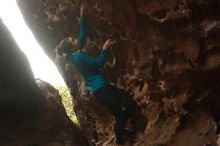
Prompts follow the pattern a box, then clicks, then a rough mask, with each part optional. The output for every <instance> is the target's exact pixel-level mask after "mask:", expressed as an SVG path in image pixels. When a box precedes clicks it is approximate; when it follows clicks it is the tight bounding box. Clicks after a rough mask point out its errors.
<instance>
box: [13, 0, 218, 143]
mask: <svg viewBox="0 0 220 146" xmlns="http://www.w3.org/2000/svg"><path fill="white" fill-rule="evenodd" d="M17 2H18V4H19V6H20V8H21V10H22V12H23V15H24V17H25V19H26V21H27V23H28V24H29V26H30V28H31V29H32V30H33V32H34V34H35V35H36V38H37V39H38V41H39V42H40V44H41V45H42V46H43V47H44V48H45V50H46V52H47V53H48V55H49V56H50V57H51V58H55V57H54V56H55V54H54V48H55V46H56V45H57V44H58V43H59V41H61V40H62V39H63V38H64V37H67V36H70V35H71V36H76V35H77V34H78V30H79V24H78V20H77V18H78V15H79V7H80V4H81V2H82V1H79V0H62V1H53V0H41V1H36V0H17ZM87 3H88V12H87V14H88V41H87V42H88V43H87V45H86V47H87V48H88V50H89V53H91V54H92V55H94V56H95V55H97V53H98V48H100V47H101V45H102V43H103V41H104V40H105V39H106V38H108V37H111V38H113V39H115V40H116V41H117V44H115V46H113V49H112V51H111V53H110V54H109V58H108V62H107V63H106V66H105V73H106V75H107V76H108V79H109V81H110V82H111V83H112V84H114V85H116V86H118V87H119V88H122V89H124V90H126V91H128V92H130V93H131V94H132V95H133V97H134V99H135V101H136V102H137V104H138V106H139V112H140V113H141V115H139V118H138V119H137V120H136V122H137V123H138V122H139V123H138V124H139V126H140V128H138V130H137V133H136V134H135V135H134V137H133V138H131V140H130V141H129V142H128V143H129V144H130V145H138V146H201V145H217V144H216V142H215V141H216V135H217V134H218V132H219V131H218V130H219V117H220V115H219V114H220V112H219V108H220V104H219V103H220V100H219V96H220V84H219V83H220V77H219V74H220V51H219V47H220V43H219V42H220V41H219V40H220V21H219V20H220V15H219V14H220V2H219V0H209V1H205V0H188V1H186V0H164V1H161V0H136V1H135V0H90V1H87ZM59 66H60V70H61V72H62V74H63V76H64V78H65V80H66V83H67V84H68V86H69V88H70V89H71V93H72V95H73V101H74V102H75V105H76V106H75V109H74V110H75V112H76V115H77V117H78V119H79V122H80V125H81V128H82V130H83V131H84V133H85V134H86V136H87V138H88V139H89V141H90V143H100V144H99V145H112V144H113V143H114V142H113V138H112V137H111V135H113V124H112V123H113V118H112V116H110V114H109V113H108V112H107V111H106V110H105V109H104V108H103V107H102V106H101V105H100V104H99V103H97V101H96V100H95V99H94V98H93V97H92V96H91V94H89V92H88V90H87V89H86V88H85V85H84V83H83V81H82V80H81V79H80V77H79V75H78V74H77V72H76V71H75V70H74V68H73V67H72V66H71V65H69V64H66V63H65V61H60V63H59ZM140 119H142V120H140ZM146 119H148V125H147V126H146V124H147V122H146ZM109 135H110V136H109Z"/></svg>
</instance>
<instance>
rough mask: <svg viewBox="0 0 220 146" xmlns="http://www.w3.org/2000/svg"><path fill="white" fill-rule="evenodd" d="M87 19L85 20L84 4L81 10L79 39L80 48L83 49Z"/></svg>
mask: <svg viewBox="0 0 220 146" xmlns="http://www.w3.org/2000/svg"><path fill="white" fill-rule="evenodd" d="M86 35H87V32H86V19H85V4H84V3H83V4H82V5H81V8H80V32H79V36H78V37H77V40H78V42H79V43H80V46H81V47H82V46H83V44H84V42H85V39H86Z"/></svg>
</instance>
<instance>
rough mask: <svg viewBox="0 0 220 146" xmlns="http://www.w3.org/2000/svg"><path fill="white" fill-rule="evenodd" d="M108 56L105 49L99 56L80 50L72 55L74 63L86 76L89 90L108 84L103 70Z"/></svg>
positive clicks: (83, 75) (92, 90)
mask: <svg viewBox="0 0 220 146" xmlns="http://www.w3.org/2000/svg"><path fill="white" fill-rule="evenodd" d="M106 57H107V52H106V51H105V50H103V49H102V51H101V53H100V55H99V57H98V58H94V57H92V56H89V55H88V54H86V53H84V52H82V51H78V52H76V53H74V54H72V56H71V61H72V63H73V64H74V65H75V68H76V69H77V71H78V72H79V73H80V74H81V76H82V77H83V78H84V80H85V82H86V84H87V85H88V86H89V90H90V91H91V92H93V93H94V92H95V91H97V90H98V89H99V88H101V87H103V86H105V85H107V84H108V81H107V79H106V77H105V76H104V74H103V72H102V69H103V66H104V63H105V60H106Z"/></svg>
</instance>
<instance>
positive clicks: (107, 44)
mask: <svg viewBox="0 0 220 146" xmlns="http://www.w3.org/2000/svg"><path fill="white" fill-rule="evenodd" d="M102 48H103V50H108V49H110V48H111V39H107V40H106V41H105V43H104V45H103V47H102Z"/></svg>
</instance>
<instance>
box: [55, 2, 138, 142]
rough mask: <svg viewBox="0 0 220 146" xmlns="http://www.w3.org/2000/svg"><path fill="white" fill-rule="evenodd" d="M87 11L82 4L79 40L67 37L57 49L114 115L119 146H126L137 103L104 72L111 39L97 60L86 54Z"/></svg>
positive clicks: (107, 41) (105, 44)
mask: <svg viewBox="0 0 220 146" xmlns="http://www.w3.org/2000/svg"><path fill="white" fill-rule="evenodd" d="M84 11H85V5H84V4H82V6H81V9H80V33H79V36H78V37H77V38H76V39H73V38H72V37H68V38H65V39H64V40H62V41H61V43H60V44H59V45H58V46H57V49H56V50H57V53H58V54H59V55H66V56H69V57H68V58H69V60H70V62H71V63H72V64H74V66H75V68H76V70H77V71H78V72H79V73H80V74H81V76H82V77H83V79H84V80H85V82H86V84H87V85H88V87H89V90H90V91H91V92H92V93H93V95H94V97H95V98H96V99H97V100H98V101H99V102H101V103H102V104H103V105H104V106H105V107H107V109H108V110H109V111H110V113H111V114H113V115H114V117H115V135H116V141H117V144H118V145H121V146H122V145H123V144H124V141H125V140H124V137H125V133H127V131H126V130H125V126H126V123H127V121H128V118H129V117H130V116H131V114H132V112H133V111H135V107H136V103H135V102H134V101H133V99H132V98H131V97H130V96H129V94H127V93H126V92H124V91H123V90H120V89H118V88H116V87H114V86H112V85H110V84H109V82H108V80H107V78H106V77H105V75H104V74H103V72H102V70H103V66H104V63H105V61H106V57H107V54H108V53H107V52H108V51H109V49H110V48H111V46H112V41H111V40H110V39H107V40H106V42H105V43H104V45H103V47H102V49H101V52H100V54H99V56H98V57H97V58H94V57H92V56H89V55H88V54H86V52H85V49H82V48H83V44H84V42H85V39H86V24H85V22H86V21H85V15H84V13H85V12H84Z"/></svg>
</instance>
